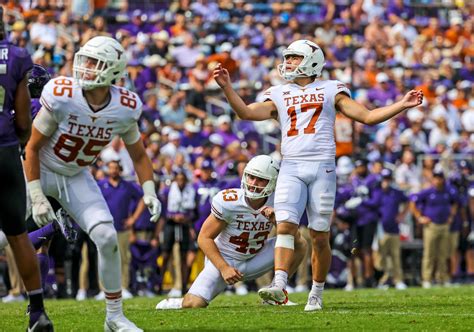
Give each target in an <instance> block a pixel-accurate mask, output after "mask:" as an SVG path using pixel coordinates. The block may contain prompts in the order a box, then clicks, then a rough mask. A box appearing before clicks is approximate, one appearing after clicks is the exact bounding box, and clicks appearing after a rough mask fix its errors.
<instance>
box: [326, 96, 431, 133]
mask: <svg viewBox="0 0 474 332" xmlns="http://www.w3.org/2000/svg"><path fill="white" fill-rule="evenodd" d="M422 102H423V92H422V91H421V90H411V91H409V92H408V93H407V94H406V95H405V96H404V97H403V98H402V99H401V100H399V101H397V102H396V103H393V104H391V105H388V106H384V107H380V108H376V109H373V110H371V111H369V110H368V109H367V108H366V107H365V106H364V105H362V104H359V103H358V102H356V101H354V100H353V99H351V98H350V97H349V96H347V95H346V94H344V93H339V94H337V95H336V98H335V105H336V107H337V109H338V110H339V111H341V112H342V113H343V114H344V115H345V116H347V117H349V118H351V119H353V120H355V121H358V122H362V123H364V124H367V125H376V124H378V123H381V122H384V121H386V120H388V119H390V118H392V117H394V116H395V115H397V114H398V113H400V112H403V111H405V110H407V109H409V108H413V107H416V106H418V105H420V104H421V103H422Z"/></svg>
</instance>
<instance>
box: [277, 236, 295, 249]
mask: <svg viewBox="0 0 474 332" xmlns="http://www.w3.org/2000/svg"><path fill="white" fill-rule="evenodd" d="M278 247H279V248H286V249H290V250H295V237H294V236H293V235H291V234H278V235H277V238H276V241H275V248H278Z"/></svg>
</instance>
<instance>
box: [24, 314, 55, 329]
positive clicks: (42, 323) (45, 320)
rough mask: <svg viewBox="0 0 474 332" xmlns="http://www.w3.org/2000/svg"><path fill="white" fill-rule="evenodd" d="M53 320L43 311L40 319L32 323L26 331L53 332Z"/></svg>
mask: <svg viewBox="0 0 474 332" xmlns="http://www.w3.org/2000/svg"><path fill="white" fill-rule="evenodd" d="M53 331H54V327H53V322H51V321H50V320H49V317H48V315H46V313H45V312H42V313H41V315H40V316H39V318H38V320H37V321H36V322H35V323H34V324H33V325H32V326H28V328H27V329H26V332H53Z"/></svg>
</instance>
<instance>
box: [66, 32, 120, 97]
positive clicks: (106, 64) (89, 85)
mask: <svg viewBox="0 0 474 332" xmlns="http://www.w3.org/2000/svg"><path fill="white" fill-rule="evenodd" d="M126 64H127V59H126V56H125V50H124V49H123V47H122V45H120V43H119V42H117V41H116V40H115V39H112V38H110V37H102V36H100V37H95V38H92V39H91V40H89V41H88V42H87V43H86V44H85V45H84V46H83V47H81V48H80V49H79V51H78V52H77V53H76V54H75V56H74V66H73V72H74V78H75V79H76V80H77V81H78V83H79V85H80V86H81V87H82V88H83V89H84V90H90V89H94V88H97V87H101V86H111V85H112V84H114V83H115V81H117V80H119V79H120V78H122V77H123V76H124V72H125V67H126Z"/></svg>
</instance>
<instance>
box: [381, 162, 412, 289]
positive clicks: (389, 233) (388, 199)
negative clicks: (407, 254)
mask: <svg viewBox="0 0 474 332" xmlns="http://www.w3.org/2000/svg"><path fill="white" fill-rule="evenodd" d="M381 176H382V183H381V188H380V189H378V191H377V193H376V195H380V197H381V199H380V203H381V204H380V207H379V212H380V223H381V224H382V227H383V231H384V234H383V237H382V238H381V239H380V242H379V253H380V255H381V260H382V268H383V271H384V275H383V277H382V278H380V280H379V286H384V284H385V283H386V282H387V280H388V278H389V277H392V278H393V282H394V284H395V288H396V289H398V290H404V289H406V288H407V285H406V284H405V283H404V282H403V271H402V264H401V259H400V254H401V249H400V230H399V228H398V224H400V223H402V222H403V220H404V219H405V216H406V214H407V212H408V204H405V206H404V209H403V211H402V212H399V211H400V206H401V205H402V204H404V203H407V202H408V197H407V196H406V195H405V194H404V193H403V191H401V190H398V189H395V188H394V187H393V186H392V183H393V178H392V171H391V170H389V169H386V168H385V169H383V170H382V172H381ZM390 261H391V264H390Z"/></svg>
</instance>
